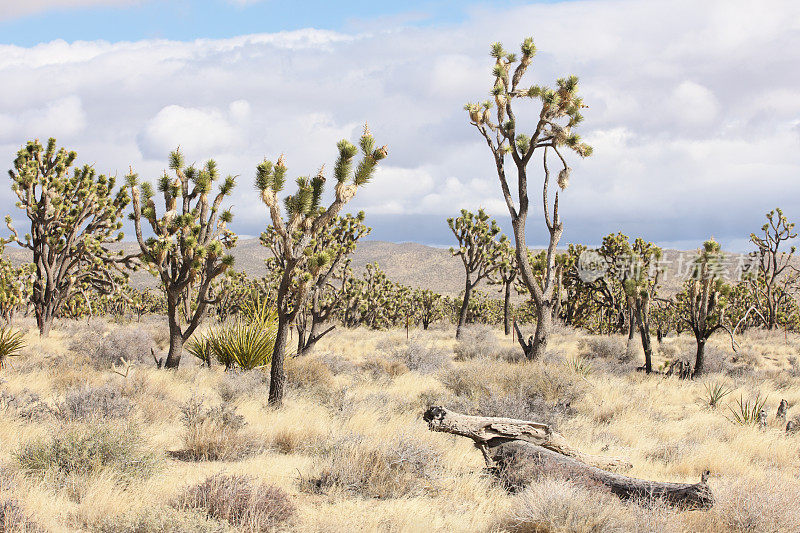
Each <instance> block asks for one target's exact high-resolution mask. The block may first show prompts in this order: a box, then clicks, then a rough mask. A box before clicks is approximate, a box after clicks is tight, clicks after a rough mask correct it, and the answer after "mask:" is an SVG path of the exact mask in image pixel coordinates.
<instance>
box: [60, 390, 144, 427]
mask: <svg viewBox="0 0 800 533" xmlns="http://www.w3.org/2000/svg"><path fill="white" fill-rule="evenodd" d="M131 409H132V405H131V402H130V400H128V398H126V397H125V396H124V395H123V394H122V391H121V390H120V389H118V388H116V387H113V386H111V385H109V384H106V385H102V386H100V387H92V386H84V387H80V388H74V389H72V390H70V391H68V392H67V394H66V396H65V397H64V400H63V401H62V402H61V403H60V404H59V405H58V407H57V412H58V414H59V416H60V417H61V418H64V419H66V420H86V421H88V420H96V419H99V418H124V417H126V416H128V414H130V412H131Z"/></svg>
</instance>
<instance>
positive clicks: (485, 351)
mask: <svg viewBox="0 0 800 533" xmlns="http://www.w3.org/2000/svg"><path fill="white" fill-rule="evenodd" d="M454 351H455V356H456V360H457V361H466V360H469V359H476V358H483V357H498V358H500V359H505V358H506V352H509V350H508V349H507V348H506V347H504V346H503V344H502V343H501V342H500V339H499V338H498V337H497V333H496V331H495V328H493V327H492V326H488V325H486V324H472V325H469V326H464V327H462V328H461V335H460V336H459V338H458V341H457V342H456V346H455V349H454Z"/></svg>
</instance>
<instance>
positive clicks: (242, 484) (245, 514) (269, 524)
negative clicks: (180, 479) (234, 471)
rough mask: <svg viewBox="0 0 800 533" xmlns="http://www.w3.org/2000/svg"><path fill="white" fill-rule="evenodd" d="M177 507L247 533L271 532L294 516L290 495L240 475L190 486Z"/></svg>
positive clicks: (212, 479) (215, 477)
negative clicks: (196, 512)
mask: <svg viewBox="0 0 800 533" xmlns="http://www.w3.org/2000/svg"><path fill="white" fill-rule="evenodd" d="M176 506H177V507H179V508H183V509H197V510H200V511H203V512H205V513H206V514H207V515H208V516H209V517H210V518H214V519H217V520H225V521H227V522H228V523H230V524H231V525H233V526H237V527H240V528H242V529H244V530H246V531H253V532H260V531H273V530H274V529H275V528H277V527H278V526H282V525H285V524H286V523H287V522H288V521H289V520H290V519H291V518H292V517H293V516H294V514H295V506H294V504H293V503H292V501H291V499H290V498H289V495H288V494H286V493H285V492H284V491H283V490H281V489H280V488H278V487H274V486H272V485H266V484H262V483H259V482H258V481H257V480H256V479H254V478H252V477H249V476H242V475H226V474H217V475H215V476H212V477H210V478H208V479H206V480H205V481H203V482H202V483H199V484H197V485H194V486H192V487H189V488H188V489H187V490H186V491H185V492H184V493H183V494H182V495H181V496H180V498H179V499H178V501H177V502H176Z"/></svg>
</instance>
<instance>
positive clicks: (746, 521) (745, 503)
mask: <svg viewBox="0 0 800 533" xmlns="http://www.w3.org/2000/svg"><path fill="white" fill-rule="evenodd" d="M717 485H718V486H716V487H715V491H714V498H715V504H714V507H713V508H712V511H711V512H710V513H709V517H708V518H710V521H712V524H713V525H712V524H708V525H707V526H706V527H707V528H708V529H707V531H731V532H737V533H761V532H783V531H800V514H799V513H798V512H797V509H798V508H800V483H798V482H797V481H786V480H784V479H780V478H776V477H773V476H769V477H767V478H752V479H739V480H737V481H734V482H732V483H719V484H717Z"/></svg>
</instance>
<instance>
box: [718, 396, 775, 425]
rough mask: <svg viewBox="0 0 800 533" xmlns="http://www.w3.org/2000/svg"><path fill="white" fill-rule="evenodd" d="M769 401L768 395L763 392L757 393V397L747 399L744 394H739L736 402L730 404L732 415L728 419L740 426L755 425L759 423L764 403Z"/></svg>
mask: <svg viewBox="0 0 800 533" xmlns="http://www.w3.org/2000/svg"><path fill="white" fill-rule="evenodd" d="M766 403H767V398H766V396H763V397H762V396H761V393H758V394H756V396H755V398H752V399H748V400H745V399H744V396H739V399H738V400H736V403H735V404H734V405H733V406H731V405H729V406H728V410H729V411H730V416H729V417H728V420H730V421H731V422H733V423H734V424H738V425H740V426H753V425H755V424H756V423H758V416H759V413H760V412H761V410H762V409H763V408H764V405H765V404H766Z"/></svg>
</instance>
